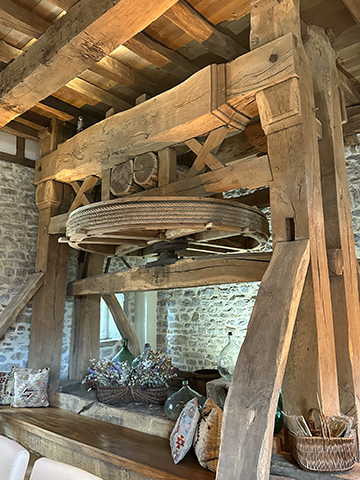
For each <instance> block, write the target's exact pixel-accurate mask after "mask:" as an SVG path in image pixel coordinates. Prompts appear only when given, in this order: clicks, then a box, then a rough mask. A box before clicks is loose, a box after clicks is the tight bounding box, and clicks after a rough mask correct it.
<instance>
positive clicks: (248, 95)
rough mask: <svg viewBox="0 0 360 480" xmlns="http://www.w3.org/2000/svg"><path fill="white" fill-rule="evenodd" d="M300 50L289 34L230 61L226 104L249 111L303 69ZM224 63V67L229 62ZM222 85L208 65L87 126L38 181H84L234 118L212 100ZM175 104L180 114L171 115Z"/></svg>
mask: <svg viewBox="0 0 360 480" xmlns="http://www.w3.org/2000/svg"><path fill="white" fill-rule="evenodd" d="M275 47H276V48H277V50H278V61H277V62H276V63H275V64H274V63H272V62H271V61H270V60H269V58H270V56H271V53H272V51H273V50H274V48H275ZM295 51H296V49H295V44H294V38H293V36H292V35H291V34H290V35H287V36H285V37H283V38H281V39H279V40H275V43H274V44H269V45H265V46H264V47H262V48H259V49H258V50H257V51H256V52H250V53H247V54H246V55H243V56H242V57H240V58H238V59H236V60H234V61H232V62H230V63H229V64H227V66H226V79H227V83H226V88H225V91H224V92H223V94H222V97H223V98H224V99H226V100H225V101H226V102H227V103H226V105H227V104H228V106H226V105H225V104H224V108H225V109H227V110H228V111H229V109H230V110H231V112H232V115H233V114H234V111H235V113H236V112H237V111H242V110H243V109H245V110H246V112H247V113H249V111H248V109H247V107H246V106H245V105H248V104H251V105H253V104H254V95H255V93H256V92H258V91H260V90H262V89H264V88H266V87H269V86H270V85H275V84H277V83H279V82H282V81H284V80H286V79H288V78H293V77H296V76H297V75H298V73H299V72H298V63H297V60H296V53H295ZM14 63H15V62H14ZM216 68H217V67H216ZM216 68H215V71H216ZM219 68H220V69H221V70H222V71H223V68H224V67H221V66H219ZM217 89H218V85H217V84H214V68H212V67H211V66H210V67H206V68H204V69H203V70H201V71H199V72H198V73H196V74H195V75H193V76H192V77H190V78H189V79H188V80H186V81H185V82H183V83H182V84H180V85H178V86H177V87H174V88H173V89H171V90H168V91H166V92H164V93H162V94H161V95H160V96H158V97H155V98H151V99H149V100H148V101H146V102H144V103H142V104H140V105H138V106H136V107H134V108H132V109H130V110H128V111H125V112H120V113H118V114H116V115H113V116H111V117H109V118H107V119H105V120H103V121H102V122H100V123H99V124H97V125H93V126H92V127H89V128H87V129H86V130H85V131H83V132H80V133H79V134H77V135H75V136H74V137H73V138H71V139H70V140H68V141H67V142H65V143H64V144H62V145H61V146H59V148H58V150H57V152H56V153H54V154H52V155H49V156H47V157H44V158H43V159H41V160H40V163H39V166H38V169H37V171H36V175H35V183H39V182H42V181H44V180H46V179H54V178H56V179H58V180H61V181H65V182H68V181H74V180H80V179H83V178H85V177H86V176H88V175H95V174H97V173H99V172H100V171H101V170H106V169H107V168H110V167H113V166H115V165H117V164H120V163H122V162H124V161H125V160H128V159H129V158H133V157H134V156H136V155H139V154H141V153H146V152H149V151H156V150H161V149H162V148H166V147H168V146H171V145H173V144H175V143H179V142H183V141H186V140H188V139H190V138H193V137H197V136H199V135H204V134H206V133H208V132H210V131H211V130H214V129H216V128H218V127H220V126H223V125H224V124H227V123H229V121H230V119H229V117H227V116H226V117H225V118H224V117H223V116H222V117H221V118H220V117H219V116H218V113H217V112H219V110H221V107H222V105H219V104H214V103H213V101H212V100H213V98H214V92H217V91H218V90H217ZM212 105H213V107H212ZM229 105H230V107H229ZM174 108H176V109H177V111H181V115H176V116H174V115H172V113H173V111H174ZM213 109H214V110H213ZM233 109H234V110H233ZM213 112H214V113H213ZM249 114H250V113H249ZM256 114H257V110H256ZM251 115H252V114H251ZM243 118H244V119H245V118H246V119H247V120H244V122H249V121H250V118H248V117H243ZM119 145H121V148H120V149H119V148H118V146H119ZM75 149H76V151H77V154H76V156H75V155H74V154H73V152H74V150H75ZM84 159H86V160H85V161H84ZM90 159H91V161H90Z"/></svg>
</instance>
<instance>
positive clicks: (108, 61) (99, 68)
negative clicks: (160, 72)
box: [90, 56, 164, 95]
mask: <svg viewBox="0 0 360 480" xmlns="http://www.w3.org/2000/svg"><path fill="white" fill-rule="evenodd" d="M90 70H91V71H92V72H95V73H97V74H99V75H102V76H103V77H106V78H109V79H110V80H113V81H114V82H117V83H120V85H124V86H125V87H128V86H131V85H133V84H135V85H136V86H137V87H139V88H140V89H141V90H143V91H144V92H145V93H148V94H149V95H157V94H159V93H161V92H163V91H164V89H163V88H161V87H160V86H159V85H157V84H156V83H154V82H152V81H151V80H149V79H148V78H146V77H145V76H144V75H142V74H141V73H140V72H138V71H136V70H135V69H133V68H131V67H128V66H127V65H125V64H123V63H121V62H119V61H118V60H116V59H115V58H112V57H109V56H108V57H105V58H103V59H102V60H100V62H99V63H97V64H95V65H94V66H92V67H91V68H90Z"/></svg>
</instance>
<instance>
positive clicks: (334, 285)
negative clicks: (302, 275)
mask: <svg viewBox="0 0 360 480" xmlns="http://www.w3.org/2000/svg"><path fill="white" fill-rule="evenodd" d="M305 49H306V53H307V55H308V58H309V60H310V64H311V67H312V70H313V76H314V90H315V106H316V107H317V109H318V117H319V119H320V120H321V121H322V124H323V139H322V140H321V141H320V142H319V152H320V160H321V173H322V177H321V178H322V194H323V205H324V217H325V235H326V246H327V248H328V249H332V250H333V251H335V252H339V253H340V254H341V255H340V257H341V258H340V265H339V268H338V270H340V272H339V273H340V276H331V277H330V285H331V294H332V305H333V317H334V329H335V344H336V358H337V369H338V382H339V394H340V407H341V411H342V412H347V413H350V414H351V415H354V416H355V418H360V411H359V408H360V406H359V402H358V400H357V399H358V398H359V396H360V379H359V375H358V372H359V370H360V363H359V362H360V305H359V293H358V277H357V265H358V262H357V259H356V253H355V243H354V234H353V226H352V216H351V202H350V193H349V185H348V177H347V172H346V160H345V153H344V148H343V142H342V132H341V117H342V115H341V110H340V101H339V95H338V79H337V72H336V65H335V60H336V53H335V51H334V50H333V48H332V46H331V44H330V41H329V39H328V37H327V35H326V34H325V32H324V31H323V30H322V29H321V28H319V27H315V26H311V27H308V37H307V39H306V42H305ZM339 253H338V256H339ZM341 273H343V274H342V275H341Z"/></svg>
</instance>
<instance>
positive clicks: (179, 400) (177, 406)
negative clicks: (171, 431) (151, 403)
mask: <svg viewBox="0 0 360 480" xmlns="http://www.w3.org/2000/svg"><path fill="white" fill-rule="evenodd" d="M182 384H183V386H182V387H181V388H180V390H178V391H177V392H175V393H173V394H172V395H170V397H169V398H168V399H167V400H166V402H165V413H166V415H167V416H168V417H169V418H170V419H171V420H177V418H178V416H179V415H180V413H181V410H182V409H183V408H184V406H185V404H186V403H187V402H188V401H189V400H192V399H193V398H196V399H197V401H198V405H199V408H200V409H202V408H203V406H204V403H205V402H206V398H205V397H204V396H203V395H201V394H200V393H198V392H196V391H195V390H193V389H192V388H190V387H189V382H188V381H187V380H183V382H182Z"/></svg>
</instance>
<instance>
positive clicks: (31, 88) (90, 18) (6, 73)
mask: <svg viewBox="0 0 360 480" xmlns="http://www.w3.org/2000/svg"><path fill="white" fill-rule="evenodd" d="M175 3H176V0H149V1H147V2H145V3H144V2H142V1H141V0H102V1H99V0H87V1H86V2H83V1H80V2H79V3H77V4H75V5H74V6H73V7H72V8H71V9H70V10H69V12H68V13H67V14H66V15H64V16H63V17H62V18H60V20H58V21H57V22H56V24H55V25H53V26H52V27H50V28H49V29H48V30H47V31H46V32H45V33H44V34H43V35H42V36H41V37H40V38H39V40H38V41H37V42H35V43H34V44H33V45H31V47H30V48H29V49H28V50H27V51H26V52H25V53H24V54H22V55H21V56H19V57H18V58H17V59H16V60H15V61H14V62H13V63H11V64H10V65H8V66H7V67H6V68H5V70H3V71H2V72H1V73H0V126H4V125H6V123H8V122H9V121H10V120H12V119H14V118H15V117H17V116H18V115H20V114H21V113H23V112H25V111H26V110H28V109H29V108H31V107H33V106H34V105H35V104H36V103H38V102H39V101H40V100H42V99H44V98H46V97H47V96H49V95H51V94H52V93H53V92H55V91H56V90H58V89H59V88H61V87H62V86H64V85H65V84H66V83H68V82H69V81H70V80H72V79H73V78H75V77H76V76H77V75H79V74H80V73H81V72H83V71H84V70H86V69H87V68H89V67H90V66H91V65H93V64H94V63H96V62H98V61H99V60H101V59H102V58H103V57H105V56H106V55H108V54H109V53H110V52H112V51H113V50H115V48H117V47H118V46H119V45H121V44H123V43H124V42H126V41H127V40H129V39H130V38H131V37H133V36H134V35H135V34H136V33H138V32H140V31H141V30H143V29H144V28H145V27H146V26H147V25H149V24H150V23H151V22H153V21H154V20H156V19H157V18H158V17H159V16H161V15H162V14H163V13H164V12H165V11H166V10H167V9H168V8H170V7H171V6H172V5H174V4H175ZM65 66H66V68H65Z"/></svg>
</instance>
